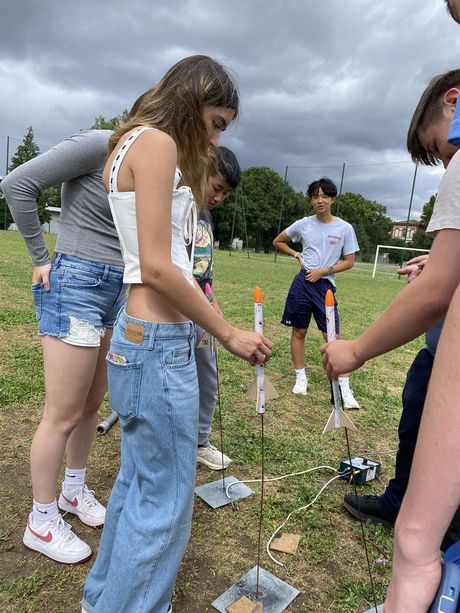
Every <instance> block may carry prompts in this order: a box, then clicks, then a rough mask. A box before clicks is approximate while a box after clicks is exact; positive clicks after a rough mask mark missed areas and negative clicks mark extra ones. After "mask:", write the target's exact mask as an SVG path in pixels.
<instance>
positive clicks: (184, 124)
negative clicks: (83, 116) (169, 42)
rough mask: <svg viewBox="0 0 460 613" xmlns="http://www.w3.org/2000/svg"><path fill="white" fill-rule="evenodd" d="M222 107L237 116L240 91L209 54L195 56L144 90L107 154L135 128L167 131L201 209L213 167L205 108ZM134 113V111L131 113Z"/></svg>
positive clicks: (180, 63) (185, 180) (121, 125)
mask: <svg viewBox="0 0 460 613" xmlns="http://www.w3.org/2000/svg"><path fill="white" fill-rule="evenodd" d="M205 106H218V107H223V108H229V109H232V110H233V111H235V117H236V116H237V114H238V107H239V99H238V90H237V87H236V84H235V82H234V80H233V79H232V77H231V76H230V75H229V74H228V72H227V71H226V70H225V68H224V67H223V66H222V65H221V64H219V63H218V62H216V61H215V60H213V59H211V58H210V57H207V56H205V55H192V56H190V57H187V58H185V59H183V60H181V61H180V62H177V64H174V66H172V68H170V69H169V70H168V72H167V73H166V74H165V75H164V77H163V78H162V79H161V81H160V82H159V83H158V84H157V85H155V86H154V87H152V88H151V89H149V90H148V91H146V92H145V93H144V94H143V95H142V96H141V97H140V98H139V99H138V100H136V103H135V105H134V107H133V109H132V110H131V113H130V114H129V116H128V119H127V120H126V121H125V122H123V123H121V124H120V126H119V127H118V128H117V130H116V131H115V132H114V134H113V135H112V136H111V138H110V140H109V154H110V153H111V152H112V150H113V149H114V147H115V146H116V145H117V143H118V141H119V140H120V138H121V137H122V136H123V134H125V133H126V132H128V131H129V130H132V129H133V128H134V127H137V126H140V125H142V126H151V127H152V128H158V129H159V130H162V131H163V132H166V133H167V134H169V135H170V136H171V138H173V139H174V141H175V143H176V146H177V165H178V167H179V168H180V170H181V172H182V183H183V184H184V185H189V186H190V187H191V189H192V191H193V193H194V195H195V199H196V201H197V204H198V205H201V204H202V203H203V202H204V193H205V189H206V182H207V178H208V175H209V171H210V168H211V166H212V164H213V163H215V161H214V160H213V158H212V156H210V154H209V143H208V137H207V134H206V126H205V124H204V121H203V108H204V107H205ZM133 111H134V112H133Z"/></svg>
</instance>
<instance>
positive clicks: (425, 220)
mask: <svg viewBox="0 0 460 613" xmlns="http://www.w3.org/2000/svg"><path fill="white" fill-rule="evenodd" d="M435 200H436V194H435V195H434V196H431V198H430V199H429V200H428V202H425V204H424V205H423V210H422V214H421V216H420V223H421V227H420V228H418V229H417V230H416V231H415V232H414V236H413V237H412V241H411V243H410V244H411V247H415V248H416V249H431V245H432V243H433V238H432V237H431V236H428V234H427V233H426V228H427V226H428V224H429V223H430V219H431V216H432V214H433V206H434V203H435Z"/></svg>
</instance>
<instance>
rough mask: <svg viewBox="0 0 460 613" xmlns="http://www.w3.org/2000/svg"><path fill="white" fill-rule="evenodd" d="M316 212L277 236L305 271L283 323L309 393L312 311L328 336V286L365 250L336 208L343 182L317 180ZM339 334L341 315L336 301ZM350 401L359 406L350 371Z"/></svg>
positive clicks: (312, 188) (301, 388) (312, 194)
mask: <svg viewBox="0 0 460 613" xmlns="http://www.w3.org/2000/svg"><path fill="white" fill-rule="evenodd" d="M307 194H308V197H309V198H310V202H311V203H312V205H313V208H314V209H315V215H311V216H310V217H304V218H303V219H299V220H298V221H296V222H294V223H293V224H292V225H290V226H289V227H288V228H286V229H285V230H283V231H282V232H281V233H280V234H279V235H278V236H277V237H276V238H275V240H274V241H273V245H274V246H275V247H276V248H277V249H279V250H280V251H282V252H284V253H286V254H288V255H292V256H293V257H295V258H296V259H297V260H298V262H299V264H300V266H301V270H300V272H299V273H298V274H297V275H296V276H295V277H294V280H293V282H292V285H291V287H290V289H289V293H288V296H287V299H286V305H285V308H284V313H283V317H282V319H281V323H282V324H284V325H285V326H289V327H292V333H291V355H292V362H293V364H294V368H295V372H296V382H295V385H294V387H293V389H292V392H293V393H294V394H303V395H306V394H307V385H308V379H307V375H306V373H305V365H304V354H305V336H306V334H307V330H308V326H309V324H310V319H311V316H312V315H313V317H314V318H315V321H316V325H317V326H318V328H319V330H321V332H322V334H323V337H324V339H326V338H327V337H326V314H325V308H324V299H325V296H326V291H327V290H328V289H330V290H332V291H333V292H334V293H335V277H334V275H335V274H336V273H338V272H343V271H345V270H348V269H349V268H351V267H352V266H353V264H354V262H355V253H356V252H357V251H359V246H358V242H357V240H356V235H355V231H354V230H353V227H352V226H351V225H350V224H349V223H347V222H346V221H343V219H340V218H339V217H335V216H334V215H332V213H331V207H332V205H333V203H334V202H335V199H336V196H337V187H336V185H335V183H334V182H333V181H331V179H328V178H327V177H323V178H322V179H319V180H318V181H314V182H313V183H311V184H310V185H309V186H308V190H307ZM291 241H292V242H301V243H302V251H301V252H298V251H295V250H294V249H292V248H291V247H289V244H288V243H289V242H291ZM335 306H336V308H335V319H336V331H337V338H339V336H338V333H339V316H338V309H337V301H335ZM339 383H340V389H341V392H342V398H343V401H344V406H345V408H347V409H359V404H358V403H357V402H356V400H355V398H354V396H353V392H352V391H351V389H350V386H349V380H348V375H343V376H341V377H340V379H339Z"/></svg>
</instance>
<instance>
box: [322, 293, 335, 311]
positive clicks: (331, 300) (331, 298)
mask: <svg viewBox="0 0 460 613" xmlns="http://www.w3.org/2000/svg"><path fill="white" fill-rule="evenodd" d="M324 304H325V305H326V306H328V307H333V306H334V294H333V293H332V290H331V289H328V290H327V292H326V299H325V301H324Z"/></svg>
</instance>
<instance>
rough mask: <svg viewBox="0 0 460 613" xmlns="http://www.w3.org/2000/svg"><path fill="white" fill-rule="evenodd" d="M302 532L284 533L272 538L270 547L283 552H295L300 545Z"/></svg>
mask: <svg viewBox="0 0 460 613" xmlns="http://www.w3.org/2000/svg"><path fill="white" fill-rule="evenodd" d="M299 541H300V534H287V533H286V534H282V535H281V536H278V537H276V538H274V539H273V540H272V542H271V543H270V549H273V550H275V551H282V552H283V553H295V552H296V551H297V547H298V546H299Z"/></svg>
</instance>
